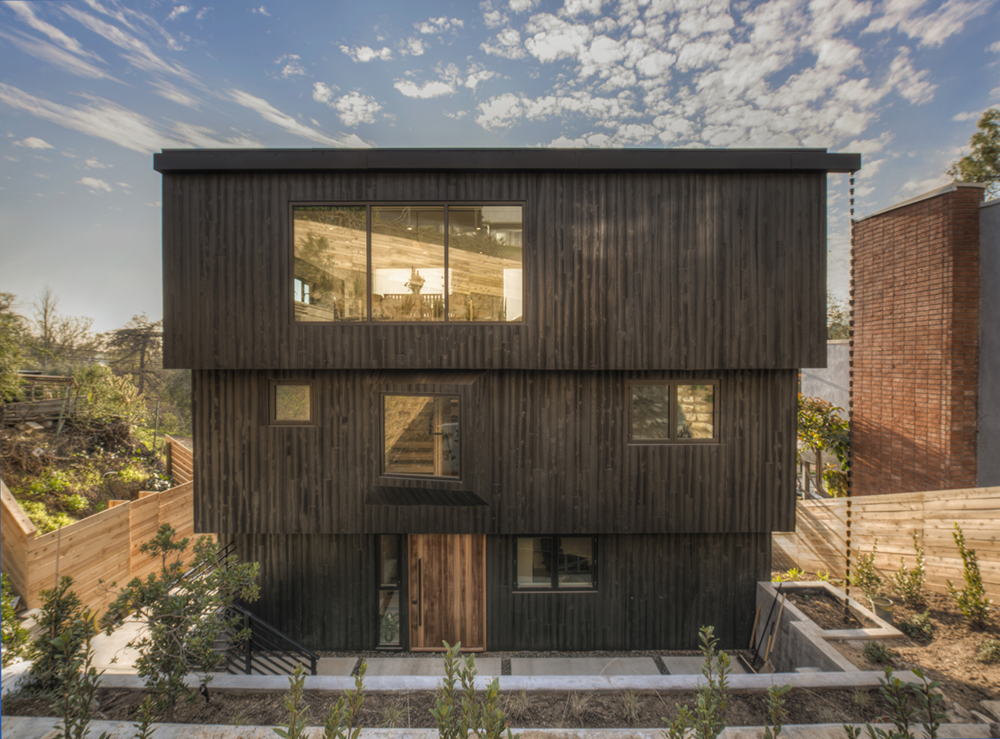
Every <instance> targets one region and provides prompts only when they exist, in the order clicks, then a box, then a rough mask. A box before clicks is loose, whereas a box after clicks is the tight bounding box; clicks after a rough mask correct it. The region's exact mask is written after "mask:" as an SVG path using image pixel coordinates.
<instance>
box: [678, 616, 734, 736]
mask: <svg viewBox="0 0 1000 739" xmlns="http://www.w3.org/2000/svg"><path fill="white" fill-rule="evenodd" d="M714 631H715V629H714V627H712V626H702V627H701V629H700V630H699V632H698V637H699V640H700V641H701V653H702V655H703V656H704V658H705V661H704V663H703V664H702V667H701V674H702V675H704V676H705V684H704V685H703V686H702V687H701V688H699V689H698V702H697V705H696V706H695V708H694V710H693V711H692V710H691V709H690V708H688V707H687V706H680V705H679V706H677V718H676V719H674V720H673V721H672V722H668V721H667V720H666V719H665V718H664V719H663V721H664V722H665V723H667V729H666V731H664V732H663V735H664V737H666V738H667V739H685V737H687V736H688V735H689V734H691V735H692V736H693V737H694V739H716V737H718V736H719V734H720V733H721V732H722V730H723V729H724V728H726V721H725V715H726V709H727V708H728V707H729V683H728V681H727V679H726V678H727V675H728V674H729V664H730V660H729V655H728V654H726V653H725V652H722V651H719V650H718V649H717V646H718V643H719V640H718V639H716V638H715V636H714Z"/></svg>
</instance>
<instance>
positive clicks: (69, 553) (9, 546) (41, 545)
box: [0, 442, 194, 613]
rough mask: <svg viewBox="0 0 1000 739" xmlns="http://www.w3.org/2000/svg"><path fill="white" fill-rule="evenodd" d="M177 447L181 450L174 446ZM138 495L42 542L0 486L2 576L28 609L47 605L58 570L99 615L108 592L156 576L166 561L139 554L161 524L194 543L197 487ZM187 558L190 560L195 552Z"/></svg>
mask: <svg viewBox="0 0 1000 739" xmlns="http://www.w3.org/2000/svg"><path fill="white" fill-rule="evenodd" d="M171 446H173V447H177V446H180V445H179V444H178V443H177V442H173V443H172V444H171ZM185 451H187V450H185ZM188 454H189V455H190V452H188ZM139 496H140V497H139V499H138V500H133V501H115V503H116V505H112V506H110V507H109V508H108V509H107V510H104V511H101V512H100V513H96V514H94V515H93V516H89V517H87V518H85V519H83V520H82V521H77V522H76V523H74V524H72V525H70V526H64V527H63V528H62V530H61V531H52V532H49V533H48V534H44V535H42V536H39V535H38V532H37V529H36V528H35V525H34V524H33V523H32V522H31V519H29V518H28V516H27V515H26V514H25V513H24V511H23V510H22V509H21V506H20V505H19V504H18V502H17V500H16V499H15V498H14V496H13V494H12V493H11V492H10V491H9V490H8V489H7V486H6V485H4V484H3V482H2V481H0V497H2V510H0V528H2V530H0V556H2V558H3V562H2V565H3V566H2V569H3V571H4V572H5V573H6V574H7V576H8V577H9V578H10V582H11V586H12V587H13V589H14V592H15V593H17V594H18V595H20V596H21V597H22V598H23V599H24V601H25V603H26V605H27V607H28V608H37V607H38V606H40V605H41V599H40V597H39V593H40V592H41V591H42V590H43V589H47V588H51V587H53V586H54V585H55V582H56V571H57V568H58V574H59V576H60V577H61V576H63V575H69V576H70V577H72V578H73V581H74V584H73V590H74V592H75V593H76V594H77V595H78V596H79V597H80V600H81V601H82V602H83V604H84V605H86V606H87V607H89V608H90V609H92V610H93V611H95V612H97V613H101V612H103V611H104V609H105V608H107V606H108V604H109V603H110V602H111V601H112V600H113V594H112V593H111V592H110V590H109V589H108V588H107V587H106V586H107V585H110V583H112V582H117V583H118V585H120V586H121V585H125V584H126V583H127V582H128V581H129V580H131V579H132V578H133V577H142V578H145V577H146V576H147V575H148V574H149V573H151V572H155V571H157V570H158V568H159V567H160V560H159V559H154V558H153V557H150V556H148V555H145V554H142V553H141V552H140V551H139V547H141V546H142V544H144V543H145V542H147V541H149V540H150V539H151V538H152V537H153V535H154V534H155V533H156V530H157V529H158V528H159V527H160V526H161V525H162V524H165V523H169V524H170V525H171V526H173V527H174V529H175V530H176V531H177V536H178V538H182V537H189V538H192V539H193V535H194V483H193V482H191V481H188V482H185V483H183V484H181V485H179V486H177V487H174V488H171V489H170V490H165V491H163V492H160V493H154V492H146V493H140V494H139ZM185 555H186V556H187V557H190V556H191V547H190V546H189V547H188V549H187V551H186V552H185ZM102 581H103V584H102Z"/></svg>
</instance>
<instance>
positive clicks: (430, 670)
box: [365, 657, 502, 677]
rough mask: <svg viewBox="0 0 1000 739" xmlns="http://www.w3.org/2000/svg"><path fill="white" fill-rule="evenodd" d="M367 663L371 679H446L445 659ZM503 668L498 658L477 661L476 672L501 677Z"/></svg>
mask: <svg viewBox="0 0 1000 739" xmlns="http://www.w3.org/2000/svg"><path fill="white" fill-rule="evenodd" d="M366 661H367V663H368V670H367V671H366V673H365V674H366V675H367V676H369V677H402V676H419V677H444V658H443V657H372V658H371V659H368V660H366ZM501 667H502V665H501V660H500V658H498V657H487V658H484V659H476V671H477V672H478V674H479V675H480V676H482V677H499V675H500V670H501Z"/></svg>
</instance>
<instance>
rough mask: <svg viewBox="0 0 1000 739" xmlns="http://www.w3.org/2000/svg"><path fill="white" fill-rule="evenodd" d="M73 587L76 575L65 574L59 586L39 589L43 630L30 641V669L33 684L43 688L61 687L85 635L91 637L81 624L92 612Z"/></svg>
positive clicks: (80, 650) (39, 688)
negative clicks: (73, 576) (85, 606)
mask: <svg viewBox="0 0 1000 739" xmlns="http://www.w3.org/2000/svg"><path fill="white" fill-rule="evenodd" d="M72 587H73V578H72V577H66V576H65V575H64V576H63V577H61V578H59V583H58V584H57V585H56V587H54V588H52V589H51V590H43V591H41V593H40V596H41V599H42V608H41V613H40V614H38V619H37V623H38V626H39V629H40V630H41V631H40V633H39V634H38V636H37V637H35V640H34V641H33V642H32V643H31V648H30V650H29V656H30V657H31V668H30V670H29V673H30V675H31V681H32V685H33V687H34V688H35V689H38V690H41V691H43V692H46V691H52V690H56V691H58V690H60V689H61V688H62V682H63V678H64V676H65V675H66V674H67V670H69V669H70V668H71V667H72V664H75V660H77V659H78V658H79V657H80V656H81V652H82V651H83V647H84V642H85V640H86V639H85V637H86V638H89V637H88V636H87V635H88V633H89V632H88V631H87V629H84V628H82V627H80V626H79V622H81V621H88V620H89V614H88V613H86V612H85V610H84V608H83V605H82V604H81V602H80V599H79V598H78V597H77V595H76V593H74V592H73V591H72V590H71V588H72Z"/></svg>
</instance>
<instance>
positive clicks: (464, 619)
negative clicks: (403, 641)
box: [407, 534, 486, 652]
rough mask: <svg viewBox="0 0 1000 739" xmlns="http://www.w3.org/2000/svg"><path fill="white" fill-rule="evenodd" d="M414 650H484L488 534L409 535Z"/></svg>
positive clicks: (411, 641) (411, 628)
mask: <svg viewBox="0 0 1000 739" xmlns="http://www.w3.org/2000/svg"><path fill="white" fill-rule="evenodd" d="M407 538H408V539H409V543H410V544H409V546H410V556H409V563H410V580H409V591H410V650H411V651H414V652H440V651H444V644H443V642H445V641H447V642H448V643H449V644H455V643H456V642H461V643H462V651H463V652H465V651H475V652H480V651H484V650H485V649H486V536H485V535H483V534H410V535H409V536H408V537H407Z"/></svg>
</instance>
